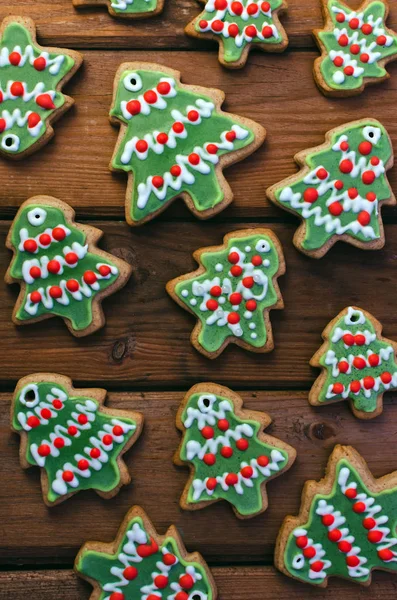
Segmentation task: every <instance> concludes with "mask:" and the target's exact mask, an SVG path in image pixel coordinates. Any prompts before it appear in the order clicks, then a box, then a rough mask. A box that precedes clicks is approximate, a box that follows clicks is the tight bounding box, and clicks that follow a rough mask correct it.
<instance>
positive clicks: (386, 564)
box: [284, 459, 397, 585]
mask: <svg viewBox="0 0 397 600" xmlns="http://www.w3.org/2000/svg"><path fill="white" fill-rule="evenodd" d="M345 475H347V479H346V487H347V489H349V490H350V492H351V490H354V487H355V485H356V486H357V487H356V492H357V495H356V496H355V497H354V498H352V499H350V498H349V497H348V496H346V494H345V493H344V491H343V489H342V485H341V484H340V483H339V481H341V482H342V481H343V482H344V481H345ZM353 494H354V492H353ZM368 499H373V501H371V500H370V504H371V507H372V510H371V507H370V509H369V510H364V512H355V510H353V506H355V505H356V503H357V502H363V503H364V504H365V505H366V502H367V500H368ZM325 507H326V508H325ZM374 507H377V510H376V511H375V509H374ZM378 509H379V510H378ZM336 511H338V513H339V514H338V515H336V514H335V512H336ZM319 513H321V514H319ZM324 514H327V515H333V516H334V517H335V519H339V518H340V520H339V525H336V523H337V521H334V524H333V525H332V526H331V527H330V528H329V527H327V526H326V525H324V524H323V522H322V518H323V515H324ZM365 518H373V519H375V521H376V525H375V526H374V527H373V528H372V530H371V531H372V534H371V531H370V530H369V529H366V528H365V527H364V526H363V520H364V519H365ZM396 526H397V488H394V489H386V490H385V491H383V492H381V493H378V494H374V493H372V492H370V491H369V490H368V488H367V487H366V486H365V485H364V483H363V481H362V479H361V477H360V474H359V473H358V472H357V470H355V469H354V468H353V467H352V465H351V464H350V463H349V462H348V460H346V459H342V460H340V461H339V462H338V464H337V468H336V477H335V483H334V486H333V489H332V492H331V493H330V494H329V495H328V496H326V495H321V494H317V495H315V497H314V498H313V502H312V504H311V508H310V514H309V519H308V521H307V523H305V524H304V525H302V526H300V527H299V528H297V529H295V530H294V531H292V533H291V534H290V536H289V538H288V541H287V543H286V546H285V552H284V563H285V567H286V568H287V570H288V572H289V573H290V574H291V575H292V576H293V577H296V578H297V579H300V580H302V581H305V582H307V583H312V584H316V585H320V584H321V583H323V581H324V580H325V578H326V577H330V576H338V577H344V578H347V579H350V580H352V581H355V582H357V583H366V582H368V581H369V580H370V577H371V570H374V569H386V570H390V571H397V561H396V558H397V539H396V537H395V534H396ZM332 529H338V530H339V531H341V532H344V535H343V536H342V538H340V541H349V543H350V544H352V546H353V550H352V551H350V552H343V551H341V550H340V549H339V547H338V544H339V542H333V541H331V540H330V539H329V537H328V535H329V532H330V530H332ZM299 530H301V531H299ZM379 530H381V531H383V534H384V535H383V536H382V540H381V541H380V542H379V543H371V541H370V539H369V537H368V536H370V534H371V535H374V532H375V531H376V532H377V531H379ZM305 532H306V533H305ZM334 535H335V534H334ZM304 536H306V537H307V538H308V543H307V545H306V546H304V544H303V543H302V546H304V547H303V548H299V547H298V545H297V540H298V538H299V537H304ZM370 537H371V536H370ZM372 539H373V538H372ZM308 547H311V548H313V547H314V548H315V549H316V555H315V556H314V557H313V558H311V559H309V558H306V557H305V556H304V554H303V551H304V550H305V549H306V552H307V548H308ZM385 548H386V549H389V550H390V551H391V553H392V555H393V556H394V560H388V561H385V560H382V559H381V558H380V556H379V555H378V551H381V550H382V549H385ZM345 550H346V548H345ZM351 555H355V556H357V557H358V558H359V561H360V564H359V565H358V566H357V568H355V569H354V568H353V569H352V568H350V569H349V568H348V566H347V562H346V561H347V558H348V557H349V556H351ZM353 560H354V559H353ZM317 561H320V562H321V563H323V565H324V568H323V569H322V570H320V571H319V572H317V573H314V572H313V570H312V569H311V568H310V565H312V564H314V563H316V562H317ZM310 573H311V574H312V577H310ZM314 575H317V576H318V577H314Z"/></svg>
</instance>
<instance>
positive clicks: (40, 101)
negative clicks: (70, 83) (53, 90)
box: [36, 94, 55, 110]
mask: <svg viewBox="0 0 397 600" xmlns="http://www.w3.org/2000/svg"><path fill="white" fill-rule="evenodd" d="M36 104H37V105H38V106H40V108H42V109H43V110H51V109H53V108H55V104H54V102H53V100H52V98H51V96H50V94H40V96H36Z"/></svg>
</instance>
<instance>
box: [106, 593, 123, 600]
mask: <svg viewBox="0 0 397 600" xmlns="http://www.w3.org/2000/svg"><path fill="white" fill-rule="evenodd" d="M109 600H125V596H124V594H121V593H120V592H113V594H110V596H109Z"/></svg>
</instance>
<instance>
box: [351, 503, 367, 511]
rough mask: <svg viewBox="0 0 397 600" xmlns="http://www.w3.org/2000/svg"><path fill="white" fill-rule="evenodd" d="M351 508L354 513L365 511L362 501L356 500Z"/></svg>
mask: <svg viewBox="0 0 397 600" xmlns="http://www.w3.org/2000/svg"><path fill="white" fill-rule="evenodd" d="M353 510H354V512H355V513H363V512H364V511H365V504H364V502H356V503H355V504H353Z"/></svg>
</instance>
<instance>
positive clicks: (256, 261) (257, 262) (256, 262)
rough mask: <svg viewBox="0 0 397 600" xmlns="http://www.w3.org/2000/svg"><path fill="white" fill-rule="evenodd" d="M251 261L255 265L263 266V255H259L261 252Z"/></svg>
mask: <svg viewBox="0 0 397 600" xmlns="http://www.w3.org/2000/svg"><path fill="white" fill-rule="evenodd" d="M251 262H252V264H253V265H254V266H255V267H260V266H262V257H261V256H259V254H255V256H253V257H252V258H251Z"/></svg>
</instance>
